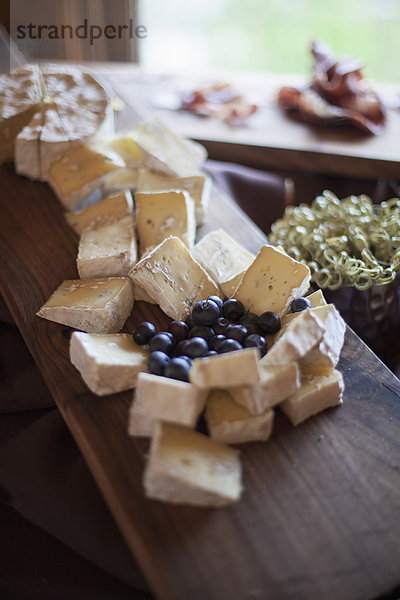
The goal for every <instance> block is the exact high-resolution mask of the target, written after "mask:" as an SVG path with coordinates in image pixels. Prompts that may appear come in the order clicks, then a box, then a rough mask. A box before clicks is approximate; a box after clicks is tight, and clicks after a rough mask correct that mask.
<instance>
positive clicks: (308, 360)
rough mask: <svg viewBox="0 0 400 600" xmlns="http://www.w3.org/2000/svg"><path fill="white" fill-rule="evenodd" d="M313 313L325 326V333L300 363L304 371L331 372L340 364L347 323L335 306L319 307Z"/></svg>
mask: <svg viewBox="0 0 400 600" xmlns="http://www.w3.org/2000/svg"><path fill="white" fill-rule="evenodd" d="M311 311H312V312H313V314H314V315H315V316H316V317H317V319H319V321H320V322H321V323H322V324H323V327H324V333H323V336H322V339H321V340H320V341H319V342H318V343H317V344H316V345H315V346H314V347H313V348H312V349H311V350H310V351H309V352H307V354H306V355H305V356H303V357H302V358H301V359H300V361H299V362H300V365H301V368H302V370H303V371H308V372H310V373H316V372H318V371H322V372H323V371H326V370H328V371H329V370H330V369H332V367H335V366H336V365H337V363H338V362H339V357H340V352H341V350H342V347H343V344H344V336H345V333H346V323H345V322H344V321H343V319H342V317H341V316H340V314H339V312H338V311H337V310H336V308H335V306H334V305H333V304H326V305H325V306H317V307H315V308H313V309H311Z"/></svg>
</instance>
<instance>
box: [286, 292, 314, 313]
mask: <svg viewBox="0 0 400 600" xmlns="http://www.w3.org/2000/svg"><path fill="white" fill-rule="evenodd" d="M311 307H312V304H311V302H310V301H309V300H308V299H307V298H303V297H302V296H300V297H299V298H295V299H294V300H293V301H292V304H291V305H290V310H291V311H292V313H295V312H301V311H302V310H305V309H306V308H311Z"/></svg>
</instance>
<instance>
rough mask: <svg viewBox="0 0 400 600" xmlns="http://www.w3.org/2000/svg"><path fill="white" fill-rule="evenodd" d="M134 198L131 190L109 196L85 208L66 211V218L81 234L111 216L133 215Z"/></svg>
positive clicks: (114, 217) (113, 217)
mask: <svg viewBox="0 0 400 600" xmlns="http://www.w3.org/2000/svg"><path fill="white" fill-rule="evenodd" d="M132 211H133V199H132V194H131V192H130V191H129V190H124V191H122V192H120V193H118V194H114V195H112V196H108V197H107V198H104V200H101V201H100V202H97V204H92V205H91V206H88V207H87V208H84V209H83V210H80V211H76V212H67V213H65V218H66V220H67V221H68V223H69V225H70V226H71V227H72V229H73V230H74V231H75V232H76V233H77V234H78V235H81V234H82V233H83V231H84V230H85V229H87V228H90V229H93V228H95V227H97V226H99V225H101V224H102V223H104V222H106V221H108V220H109V219H110V218H112V219H119V218H122V217H125V216H127V215H131V214H132Z"/></svg>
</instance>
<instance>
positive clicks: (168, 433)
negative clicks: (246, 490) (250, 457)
mask: <svg viewBox="0 0 400 600" xmlns="http://www.w3.org/2000/svg"><path fill="white" fill-rule="evenodd" d="M143 483H144V489H145V492H146V496H148V497H149V498H153V499H155V500H164V501H167V502H172V503H174V504H192V505H195V506H225V505H227V504H230V503H232V502H236V501H237V500H239V498H240V495H241V492H242V483H241V465H240V461H239V456H238V451H237V450H234V449H233V448H230V447H229V446H226V445H224V444H220V443H218V442H215V441H214V440H212V439H210V438H209V437H207V436H205V435H202V434H201V433H197V432H196V431H193V430H191V429H187V428H185V427H183V426H181V425H173V424H171V423H163V422H160V423H158V424H157V426H156V430H155V433H154V436H153V439H152V443H151V448H150V455H149V459H148V462H147V465H146V467H145V471H144V478H143Z"/></svg>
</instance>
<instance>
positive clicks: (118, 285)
mask: <svg viewBox="0 0 400 600" xmlns="http://www.w3.org/2000/svg"><path fill="white" fill-rule="evenodd" d="M132 307H133V293H132V284H131V281H130V279H129V278H128V277H107V278H105V279H73V280H66V281H64V282H63V283H62V284H61V285H60V286H59V287H58V288H57V290H56V291H55V292H54V293H53V294H52V295H51V296H50V298H49V299H48V300H47V302H46V303H45V304H43V306H42V307H41V308H40V309H39V310H38V312H37V313H36V314H37V316H38V317H42V318H43V319H47V320H48V321H55V322H56V323H61V324H62V325H68V326H69V327H74V328H75V329H81V330H82V331H86V332H89V333H118V332H119V331H121V329H122V327H123V326H124V324H125V321H126V320H127V318H128V317H129V315H130V313H131V310H132Z"/></svg>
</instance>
